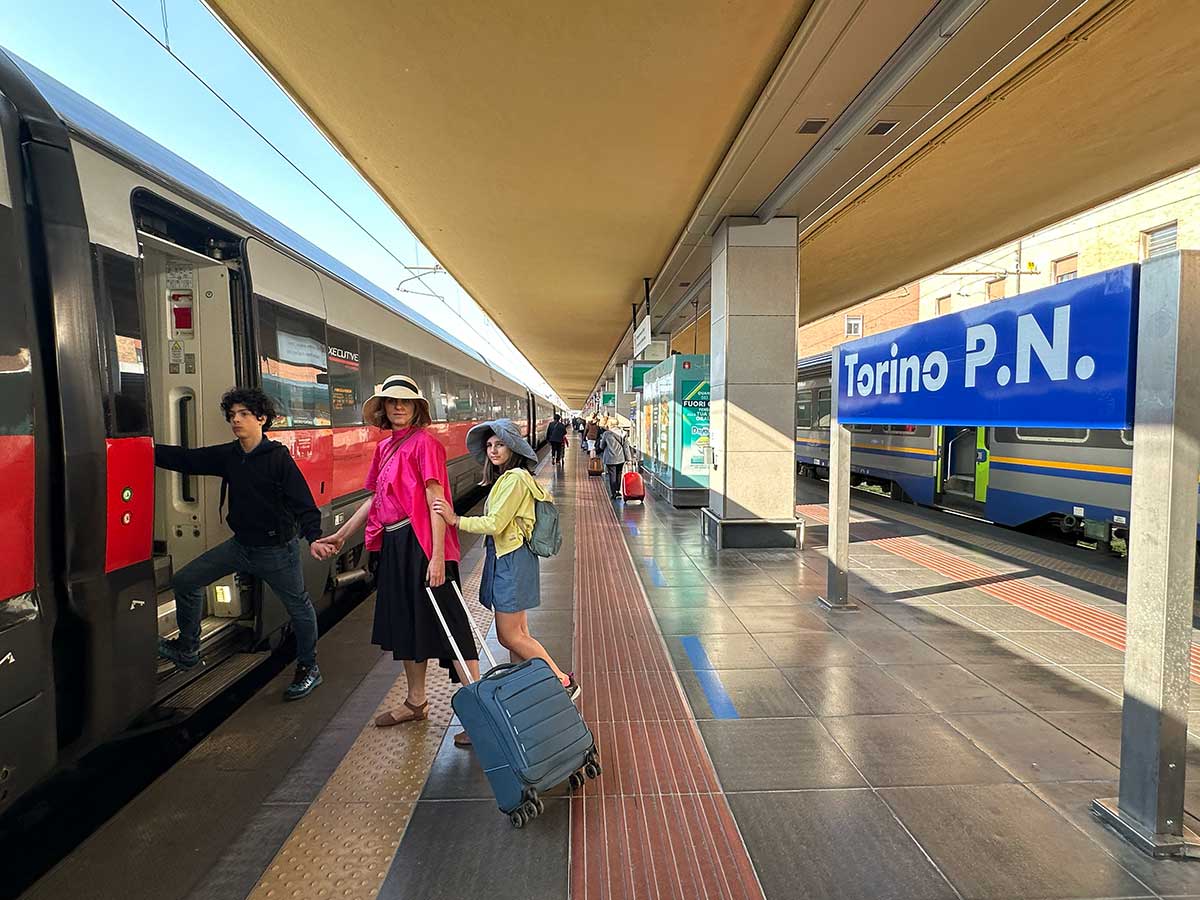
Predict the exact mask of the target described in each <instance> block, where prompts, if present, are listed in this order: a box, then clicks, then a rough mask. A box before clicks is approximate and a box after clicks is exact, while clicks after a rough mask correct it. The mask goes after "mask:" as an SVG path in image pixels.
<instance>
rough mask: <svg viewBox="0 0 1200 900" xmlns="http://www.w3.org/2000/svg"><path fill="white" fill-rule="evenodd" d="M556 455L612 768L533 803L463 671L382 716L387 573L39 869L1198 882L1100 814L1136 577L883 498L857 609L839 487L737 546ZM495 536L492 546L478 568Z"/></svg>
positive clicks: (174, 886)
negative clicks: (785, 535)
mask: <svg viewBox="0 0 1200 900" xmlns="http://www.w3.org/2000/svg"><path fill="white" fill-rule="evenodd" d="M538 477H539V478H540V479H541V480H543V482H544V483H546V484H547V485H548V486H549V487H550V489H551V490H552V492H553V494H554V496H555V500H556V502H557V504H558V506H559V510H560V514H561V519H562V526H563V532H564V545H563V548H562V552H561V553H560V555H559V556H557V557H555V558H554V559H553V560H549V561H544V562H543V566H542V576H541V582H542V606H541V608H540V609H538V610H537V611H534V612H531V613H530V615H529V621H530V626H531V630H532V631H533V632H534V634H536V635H537V636H538V637H539V639H541V640H542V642H543V643H544V644H545V645H546V647H547V649H548V650H549V651H550V653H551V654H552V655H554V656H555V658H556V659H558V660H559V661H560V662H562V661H566V660H568V659H570V660H571V661H572V667H573V668H574V671H575V672H576V673H577V677H578V678H579V680H580V682H581V683H582V686H583V692H584V693H583V696H582V698H581V708H582V710H583V712H584V715H585V718H586V719H587V721H588V723H589V725H590V726H591V728H592V729H593V731H594V733H595V735H596V739H597V743H598V745H599V748H600V753H601V757H602V761H603V764H604V774H603V775H602V776H601V777H600V778H599V779H598V780H596V781H593V782H588V783H587V784H586V785H585V786H584V787H583V788H582V789H581V790H579V791H577V792H576V793H575V794H574V795H573V796H570V795H568V793H567V791H566V790H565V788H560V789H557V790H555V791H554V792H553V793H552V795H551V796H549V797H547V798H546V811H545V813H544V814H543V815H542V816H540V817H539V818H538V819H536V820H534V821H533V822H532V823H530V824H529V825H527V826H526V827H525V828H523V829H521V830H519V831H518V830H514V829H513V828H512V827H511V826H510V825H509V823H508V819H507V817H505V816H503V815H501V814H500V813H499V812H498V811H497V809H496V807H495V803H494V801H493V800H492V797H491V794H490V791H489V789H488V786H487V782H486V779H485V778H484V775H483V773H482V771H481V770H480V768H479V766H478V765H477V763H476V761H475V758H474V756H473V755H472V754H471V753H470V752H466V751H463V750H460V749H457V748H455V747H454V746H453V742H452V738H453V734H454V733H455V731H457V727H456V725H455V723H454V722H453V721H452V713H451V710H450V704H449V700H450V695H451V685H450V684H449V683H448V682H446V681H444V680H441V679H439V678H435V677H433V673H432V672H431V677H430V681H429V686H430V689H431V690H430V701H431V715H430V718H429V720H428V721H426V722H424V723H420V724H416V725H408V726H403V727H396V728H388V729H377V728H374V727H373V726H372V724H371V720H372V718H373V717H374V716H375V715H376V713H377V712H379V711H383V710H385V709H390V708H394V707H395V706H397V705H398V704H399V703H400V701H401V699H402V698H403V696H404V690H405V684H404V676H403V670H402V667H401V666H400V664H399V663H396V662H393V661H392V660H391V659H390V656H388V655H383V654H380V653H379V652H378V650H377V649H376V648H374V647H373V646H372V645H371V644H370V641H369V633H370V622H371V614H372V609H371V603H370V602H367V603H364V604H362V605H361V606H360V607H359V608H358V609H356V610H355V611H354V612H353V613H352V614H350V615H349V616H348V617H347V618H346V619H344V620H343V621H342V622H341V623H340V624H339V625H338V626H337V627H336V628H335V629H333V630H332V631H331V632H330V633H329V634H327V635H325V636H323V637H322V639H321V641H320V645H319V655H320V659H321V666H322V671H323V672H324V673H325V684H324V685H323V686H322V687H321V688H320V689H318V690H317V691H316V692H315V693H314V694H313V695H312V696H311V697H310V698H308V699H306V700H305V701H303V702H300V703H295V704H288V705H284V704H283V703H282V702H281V701H280V694H281V693H282V689H283V686H284V683H285V681H286V676H281V677H280V679H277V680H276V682H274V683H272V684H271V685H269V686H268V687H267V688H265V689H264V690H263V691H262V692H261V693H260V694H259V695H257V696H256V697H255V698H254V699H253V700H252V701H250V702H249V703H247V704H246V705H245V706H244V707H243V708H242V709H240V710H239V711H238V712H237V713H236V714H234V715H233V716H232V717H231V718H230V719H229V720H227V721H226V722H225V723H224V724H223V725H222V726H221V727H220V728H218V729H217V730H216V731H215V732H214V733H213V734H212V735H211V736H210V737H209V738H208V739H207V740H206V741H205V742H204V743H202V744H201V745H199V746H198V747H196V748H195V749H194V750H193V751H192V752H191V754H190V755H189V756H188V757H186V758H185V759H184V760H183V761H182V762H181V763H180V764H178V765H177V766H175V767H174V768H173V769H172V770H171V771H170V772H168V773H167V774H166V775H165V776H163V777H162V778H160V779H158V781H156V782H155V783H154V784H153V785H151V786H150V788H148V789H147V790H146V791H144V792H143V793H142V794H141V795H139V796H138V797H137V798H136V799H135V800H134V801H133V802H132V803H130V804H129V805H128V806H127V807H126V808H125V809H123V810H122V811H121V812H120V813H119V814H118V815H117V816H115V817H114V818H113V819H111V820H110V821H109V822H108V823H106V824H105V825H104V826H103V827H102V828H101V829H100V830H99V831H97V832H96V833H95V834H94V835H93V836H92V837H91V838H90V839H89V840H88V841H87V842H86V843H85V844H84V845H82V846H81V847H80V848H78V850H77V851H76V852H75V853H73V854H72V855H71V856H70V857H69V858H68V859H66V860H64V861H63V862H62V863H61V864H60V865H59V866H58V867H57V868H56V869H55V870H53V871H52V872H51V873H49V874H48V875H47V876H45V877H44V878H43V879H42V880H41V881H40V882H38V883H37V884H36V885H35V886H34V887H33V888H32V889H31V890H30V891H28V892H27V894H26V895H25V896H27V897H29V898H37V900H46V898H61V897H67V896H70V897H72V898H101V897H104V898H110V897H115V896H121V897H126V898H131V900H136V898H142V897H153V898H156V900H174V898H193V900H200V898H204V900H217V898H221V900H226V898H242V897H252V898H335V897H336V898H375V897H381V898H424V900H434V898H484V897H486V898H535V900H541V898H556V897H560V898H566V897H571V898H575V900H609V898H612V900H631V898H677V900H692V898H711V900H718V898H730V900H733V898H738V900H740V898H758V897H766V898H771V900H785V898H787V900H790V898H914V900H937V898H1046V900H1055V898H1115V897H1121V898H1135V897H1136V898H1141V897H1196V898H1200V863H1194V862H1193V863H1189V862H1180V861H1164V860H1159V861H1155V860H1151V859H1150V858H1149V857H1145V856H1143V855H1141V854H1140V853H1138V852H1137V851H1136V850H1134V849H1133V848H1132V847H1131V846H1129V845H1128V844H1126V843H1124V842H1123V841H1122V840H1121V839H1120V838H1119V837H1117V836H1116V835H1115V834H1114V833H1112V832H1110V831H1108V830H1106V829H1105V828H1104V827H1103V826H1102V825H1100V824H1099V823H1098V822H1097V821H1096V820H1094V819H1093V818H1092V817H1091V815H1090V813H1089V805H1090V803H1091V800H1092V799H1093V798H1097V797H1110V796H1113V795H1115V793H1116V779H1117V774H1118V772H1117V765H1118V763H1119V742H1120V705H1121V677H1122V648H1123V646H1124V607H1123V606H1122V604H1121V603H1119V602H1117V601H1116V600H1114V599H1113V593H1114V591H1115V590H1116V589H1117V587H1119V585H1115V584H1112V583H1107V582H1108V581H1111V579H1112V578H1115V577H1116V576H1114V575H1111V574H1103V576H1102V579H1101V580H1105V581H1106V583H1105V584H1098V583H1095V582H1089V581H1088V579H1087V578H1086V577H1085V575H1086V573H1085V572H1084V573H1081V572H1078V571H1073V570H1070V571H1068V570H1067V569H1066V568H1065V567H1064V568H1063V570H1062V571H1060V570H1059V568H1056V566H1055V564H1053V563H1052V561H1047V560H1045V559H1042V560H1037V559H1025V558H1022V555H1021V554H1023V553H1029V552H1033V551H1029V550H1027V549H1022V548H1021V547H1020V546H1017V545H1013V546H1015V547H1016V549H1013V547H1009V549H1008V550H1007V551H1005V552H1000V550H1001V549H1002V548H998V547H994V546H993V547H989V546H986V544H985V541H986V540H991V538H984V539H981V540H979V541H976V542H972V533H973V532H972V525H971V524H970V523H967V522H965V520H951V519H949V518H946V519H945V520H944V523H949V524H944V523H943V524H944V527H943V524H938V523H942V522H943V520H940V519H939V520H937V522H935V521H934V520H933V519H931V518H923V516H924V514H923V513H922V514H920V515H917V514H914V513H912V512H911V509H912V508H910V507H908V508H898V511H897V513H896V515H895V516H891V515H885V514H883V513H881V512H879V511H878V510H877V509H876V507H875V506H874V505H870V504H859V503H858V501H857V500H856V501H855V503H856V510H855V512H854V514H853V516H852V526H851V541H852V544H851V561H852V573H853V574H852V575H851V592H852V594H853V595H854V596H855V598H856V599H857V600H858V602H859V603H860V608H859V609H858V610H856V611H839V612H829V611H826V610H824V609H823V608H822V607H821V606H820V605H819V603H818V602H817V600H816V596H817V594H819V593H821V592H822V591H823V588H824V568H825V558H824V555H823V548H822V543H823V539H824V537H823V528H822V523H823V521H824V518H825V509H824V507H823V506H822V505H821V504H819V503H806V504H804V505H802V506H801V507H800V509H799V512H800V514H801V515H802V516H804V518H805V519H806V520H807V521H808V522H809V523H810V527H809V529H808V535H807V536H808V540H807V546H806V548H805V549H804V550H795V551H792V550H770V551H736V552H735V551H722V552H719V553H718V552H716V551H714V550H712V549H711V548H710V547H709V546H707V545H706V544H705V542H704V540H703V539H702V537H701V534H700V524H699V513H698V511H695V510H676V509H674V508H672V507H670V506H669V505H667V504H664V503H662V502H658V501H655V500H654V499H653V498H648V499H647V501H646V503H645V504H644V505H639V504H630V505H628V506H626V505H624V504H622V503H620V502H613V501H610V500H609V498H608V496H607V491H606V484H605V482H604V479H600V478H588V476H587V475H586V471H585V466H584V464H583V457H582V455H581V454H580V453H579V452H578V450H577V449H575V448H574V447H573V448H572V449H571V450H570V451H569V452H568V454H567V461H566V465H565V467H564V468H563V469H561V470H557V471H556V470H555V469H553V468H552V467H550V466H548V465H545V464H543V466H542V467H541V469H540V470H539V476H538ZM935 525H936V526H937V527H934V526H935ZM946 529H950V530H951V531H952V532H953V533H946ZM1066 565H1067V564H1064V566H1066ZM480 567H481V553H480V548H479V546H478V545H475V546H474V547H473V548H472V549H471V550H470V551H469V552H468V553H467V554H466V556H465V557H464V561H463V565H462V572H463V577H464V581H465V582H466V583H465V589H466V593H467V596H468V599H471V598H472V597H473V596H474V595H475V591H476V590H477V588H478V578H479V571H480ZM1081 568H1082V567H1081ZM478 615H479V621H480V623H481V624H482V625H483V626H485V627H487V626H489V625H490V622H489V621H488V618H489V616H488V614H487V612H486V610H483V609H482V608H480V609H478ZM492 640H493V641H494V633H493V634H492ZM493 647H494V650H495V652H496V653H497V656H498V658H500V659H501V660H503V659H504V658H505V656H504V651H503V650H502V649H501V648H500V647H499V645H498V644H494V643H493ZM1192 679H1193V681H1194V682H1195V681H1197V680H1200V647H1197V648H1196V649H1194V650H1193V669H1192ZM1192 708H1193V710H1195V713H1194V715H1196V716H1197V719H1196V720H1195V721H1193V722H1192V723H1191V724H1192V727H1193V730H1198V729H1200V692H1197V691H1196V690H1195V689H1193V703H1192ZM1193 746H1194V747H1197V746H1200V745H1198V744H1196V743H1194V744H1193ZM1188 763H1189V772H1188V775H1189V778H1188V810H1189V813H1190V814H1191V815H1193V816H1195V815H1200V752H1196V751H1194V752H1193V753H1192V754H1191V755H1190V757H1189V761H1188Z"/></svg>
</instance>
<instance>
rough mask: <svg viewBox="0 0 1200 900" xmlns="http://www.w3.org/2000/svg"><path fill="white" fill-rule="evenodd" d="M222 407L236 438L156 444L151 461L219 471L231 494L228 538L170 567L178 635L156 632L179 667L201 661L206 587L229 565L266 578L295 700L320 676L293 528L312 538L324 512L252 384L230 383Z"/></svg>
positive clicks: (270, 408) (313, 618)
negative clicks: (292, 660)
mask: <svg viewBox="0 0 1200 900" xmlns="http://www.w3.org/2000/svg"><path fill="white" fill-rule="evenodd" d="M221 411H222V412H224V413H225V418H226V420H227V421H228V422H229V425H230V427H231V428H232V429H233V436H234V437H235V438H236V440H233V441H230V442H229V443H228V444H217V445H215V446H212V447H199V448H196V449H194V450H189V449H186V448H184V447H172V446H170V445H167V444H158V445H157V446H155V448H154V463H155V465H157V466H161V467H162V468H164V469H171V470H172V471H175V472H183V473H185V474H188V475H219V476H220V477H221V478H222V480H223V483H222V485H221V502H222V505H223V504H224V501H225V496H226V490H228V496H229V515H228V516H227V518H226V521H227V522H228V523H229V527H230V528H231V529H232V530H233V537H232V538H231V539H230V540H228V541H226V542H225V543H223V544H220V545H218V546H216V547H213V548H212V549H211V550H208V551H207V552H205V553H203V554H201V555H200V556H198V557H196V559H194V560H192V561H191V562H190V563H188V564H187V565H186V566H184V567H183V568H182V569H180V570H179V571H178V572H176V573H175V577H174V578H173V579H172V580H171V587H172V588H173V589H174V591H175V611H176V617H177V618H178V621H179V637H178V638H175V639H174V640H169V641H168V640H163V639H160V640H159V643H158V655H159V656H162V657H163V658H165V659H169V660H171V661H172V662H174V663H175V664H176V665H178V666H179V667H180V668H184V669H190V668H191V667H192V666H194V665H196V664H197V663H198V662H200V618H201V615H202V613H203V610H204V589H205V588H206V587H207V586H208V585H210V584H212V583H213V582H214V581H216V580H217V579H218V578H223V577H224V576H226V575H228V574H229V573H231V572H249V573H250V574H252V575H254V576H256V577H257V578H261V579H262V580H263V581H265V582H266V583H267V584H269V585H270V586H271V588H272V590H274V591H275V593H276V594H277V595H278V596H279V598H280V599H281V600H282V601H283V605H284V606H285V607H286V608H287V611H288V613H289V615H291V617H292V630H293V631H294V632H295V633H296V675H295V678H294V679H293V681H292V683H291V684H290V685H289V686H288V688H287V690H286V691H285V692H284V695H283V699H284V700H299V699H300V698H301V697H306V696H308V695H309V694H310V693H312V691H313V689H314V688H315V687H316V686H317V685H319V684H320V683H321V670H320V669H319V668H318V667H317V614H316V611H315V610H314V609H313V605H312V602H311V601H310V600H309V597H308V591H307V590H305V588H304V573H303V571H302V569H301V567H300V542H299V538H297V536H296V531H297V528H298V529H299V531H300V533H301V534H303V535H304V537H305V539H306V540H307V541H308V542H309V543H310V544H311V543H312V542H313V541H315V540H316V539H317V538H319V537H320V536H321V513H320V511H318V509H317V506H316V504H315V503H313V498H312V492H311V491H309V489H308V485H307V484H306V483H305V481H304V476H303V475H301V474H300V469H299V468H298V467H297V466H296V462H295V460H293V459H292V455H291V454H290V453H289V452H288V450H287V448H286V447H285V446H283V445H282V444H280V443H277V442H275V441H272V440H269V439H268V438H267V437H265V435H264V434H263V432H265V431H266V430H267V429H268V428H270V427H271V422H272V421H273V420H274V418H275V407H274V405H273V404H272V403H271V400H270V398H269V397H267V395H266V394H264V393H263V392H262V391H260V390H256V389H236V388H235V389H234V390H231V391H229V392H227V393H226V394H225V396H224V397H222V398H221Z"/></svg>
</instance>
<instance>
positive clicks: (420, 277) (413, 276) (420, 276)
mask: <svg viewBox="0 0 1200 900" xmlns="http://www.w3.org/2000/svg"><path fill="white" fill-rule="evenodd" d="M110 2H111V3H112V4H113V6H115V7H116V8H117V9H118V10H119V11H120V12H121V13H122V14H123V15H124V16H125V17H126V18H128V19H129V20H130V21H131V22H132V23H133V24H134V25H136V26H137V27H138V28H139V29H140V30H141V31H142V32H143V33H144V34H145V35H146V36H147V37H149V38H150V39H151V40H152V41H154V43H155V44H157V45H158V46H159V47H160V48H162V50H163V51H165V52H166V54H167V55H168V56H170V57H171V58H172V59H173V60H175V62H176V63H178V64H179V65H180V66H181V67H182V68H183V69H184V71H186V72H187V73H188V74H189V75H190V76H191V77H192V78H194V79H195V80H196V81H197V82H199V84H200V85H201V86H203V88H204V89H205V90H206V91H208V93H210V94H211V95H212V96H213V97H214V98H216V100H217V101H218V102H219V103H220V104H221V105H222V106H224V107H225V108H226V109H227V110H229V112H231V113H232V114H233V115H234V116H236V117H237V119H238V120H239V121H240V122H241V123H242V124H243V125H245V126H246V127H247V128H248V129H250V131H251V132H253V133H254V134H255V135H256V136H257V137H258V139H259V140H261V141H262V142H263V143H264V144H266V146H267V147H269V148H270V149H271V150H272V151H273V152H274V153H275V154H276V155H277V156H278V157H279V158H280V159H282V160H283V161H284V162H285V163H287V165H288V166H290V167H291V168H292V169H293V170H295V172H296V173H297V174H298V175H299V176H300V177H301V178H303V179H304V180H305V181H306V182H308V184H309V185H311V186H312V187H313V189H315V190H316V191H317V192H318V193H319V194H320V195H321V196H322V197H324V198H325V199H326V200H327V201H329V203H330V204H332V206H333V207H334V208H335V209H337V210H338V212H340V213H341V214H342V215H343V216H345V217H346V218H347V219H348V220H349V221H350V222H352V223H353V224H354V226H355V227H356V228H358V230H359V231H361V232H362V233H363V234H364V235H366V236H367V238H369V239H370V240H371V242H372V243H374V244H375V245H376V246H378V247H379V249H380V250H382V251H383V252H384V253H385V254H387V256H388V257H389V258H391V259H392V260H393V261H394V262H395V263H396V264H397V265H399V266H400V267H401V268H403V269H404V270H405V271H407V272H408V273H410V278H407V279H405V280H406V281H408V280H416V281H417V282H418V283H419V284H421V285H422V286H423V287H424V288H425V289H426V291H427V292H428V293H425V292H420V291H406V292H405V293H412V294H416V295H417V296H429V297H434V298H437V299H438V300H439V301H440V302H441V304H442V306H443V307H445V309H446V310H448V311H449V312H450V313H451V314H453V315H454V317H455V318H457V319H458V320H459V321H460V322H462V324H463V325H465V326H466V327H467V328H469V329H470V330H471V331H472V332H473V333H474V334H475V336H476V337H477V338H479V340H480V341H482V342H483V345H484V346H485V347H491V346H494V338H493V339H489V338H487V337H485V336H484V335H483V334H482V333H481V332H480V331H479V329H478V328H476V327H475V325H474V324H472V323H471V322H470V321H469V320H468V319H467V317H466V316H464V315H463V314H462V313H461V312H459V311H458V310H456V309H454V308H453V307H452V306H451V305H450V304H449V303H448V302H446V298H445V297H443V296H442V295H441V294H439V293H437V291H435V290H434V289H433V288H432V287H431V286H430V285H429V284H428V283H427V282H426V281H425V277H426V276H427V275H429V274H431V273H429V272H422V271H420V269H421V268H422V267H419V266H416V267H414V266H410V265H409V264H408V263H406V262H405V261H404V260H403V259H401V258H400V257H399V256H397V255H396V253H395V252H394V251H392V249H391V248H390V247H388V246H387V245H386V244H385V243H384V242H383V241H381V240H380V239H379V238H378V237H377V236H376V235H375V234H374V233H373V232H372V231H371V230H370V229H369V228H367V227H366V226H365V225H364V224H363V223H362V222H361V221H359V220H358V218H356V217H355V216H354V215H353V214H352V213H351V212H350V211H349V210H347V209H346V208H345V207H344V206H343V205H342V204H341V203H339V202H338V201H337V200H336V199H334V197H333V196H332V195H331V194H330V193H329V192H328V191H326V190H325V189H324V188H323V187H321V185H320V184H318V183H317V182H316V181H315V180H313V178H312V177H311V176H310V175H309V174H308V173H307V172H305V171H304V169H303V168H301V167H300V166H299V165H298V164H297V163H296V162H294V161H293V160H292V159H291V157H289V156H288V155H287V153H285V152H284V151H283V149H282V148H280V147H279V146H278V145H277V144H276V143H275V142H274V141H272V140H271V139H270V138H269V137H267V136H266V135H265V134H263V132H262V131H260V130H259V129H258V128H257V127H255V126H254V124H253V123H251V122H250V120H249V119H247V118H246V117H245V116H244V115H243V114H242V113H241V112H240V111H239V110H238V109H237V108H236V107H235V106H234V105H233V104H232V103H230V102H229V101H228V100H226V99H225V97H224V96H222V95H221V93H220V91H218V90H217V89H216V88H214V87H213V86H212V85H211V84H209V83H208V82H207V81H206V80H205V79H204V77H203V76H202V75H200V73H199V72H197V71H196V70H195V69H193V68H192V67H191V66H190V65H189V64H188V63H187V61H186V60H184V59H183V58H182V57H181V56H179V55H178V54H177V53H175V51H174V50H173V49H171V46H170V42H169V40H168V39H167V36H168V35H169V31H168V30H167V8H166V3H165V0H163V2H162V3H161V4H160V5H161V10H162V25H163V35H164V37H163V39H160V38H159V36H158V35H157V34H155V33H154V32H153V31H151V30H150V29H149V28H147V27H146V26H145V24H143V23H142V22H141V21H140V20H139V19H138V18H137V16H135V15H134V14H133V13H131V12H130V11H129V10H128V9H126V8H125V7H124V6H123V5H122V3H121V0H110ZM285 96H286V94H285ZM289 99H290V98H289ZM318 133H320V130H319V129H318ZM335 149H336V148H335ZM339 155H340V151H339ZM439 265H440V264H439ZM442 271H443V272H444V271H445V269H444V268H443V269H442ZM514 349H515V347H514ZM517 352H518V354H519V353H520V351H519V350H518V351H517ZM526 363H527V364H528V361H526ZM530 368H532V365H531V366H530ZM535 371H536V370H535ZM538 374H539V377H541V375H540V373H538ZM542 381H543V382H545V378H542ZM547 387H549V384H548V383H547ZM550 392H551V393H553V389H551V391H550Z"/></svg>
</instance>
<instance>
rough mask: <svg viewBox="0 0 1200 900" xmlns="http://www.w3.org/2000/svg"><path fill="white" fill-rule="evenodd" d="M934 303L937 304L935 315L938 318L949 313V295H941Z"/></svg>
mask: <svg viewBox="0 0 1200 900" xmlns="http://www.w3.org/2000/svg"><path fill="white" fill-rule="evenodd" d="M936 302H937V314H938V315H939V316H944V315H945V314H946V313H948V312H950V295H949V294H943V295H942V296H940V297H938V298H937V301H936Z"/></svg>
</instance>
